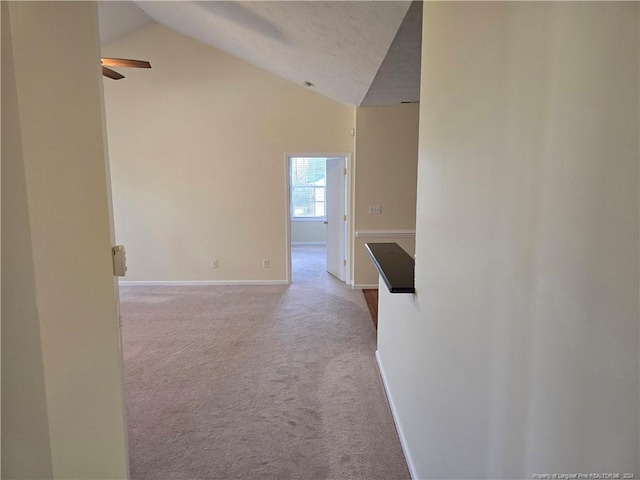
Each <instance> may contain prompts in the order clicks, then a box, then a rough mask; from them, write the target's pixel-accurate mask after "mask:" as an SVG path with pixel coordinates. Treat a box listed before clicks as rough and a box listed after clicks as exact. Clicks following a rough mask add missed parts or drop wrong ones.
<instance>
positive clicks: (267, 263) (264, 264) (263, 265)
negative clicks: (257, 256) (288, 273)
mask: <svg viewBox="0 0 640 480" xmlns="http://www.w3.org/2000/svg"><path fill="white" fill-rule="evenodd" d="M262 268H269V260H267V259H264V260H262Z"/></svg>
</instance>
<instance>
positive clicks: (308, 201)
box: [290, 157, 327, 219]
mask: <svg viewBox="0 0 640 480" xmlns="http://www.w3.org/2000/svg"><path fill="white" fill-rule="evenodd" d="M326 160H327V159H326V158H324V157H291V162H290V165H291V218H294V219H295V218H298V219H303V218H308V219H324V218H325V216H326V213H325V191H326V184H327V180H326V176H327V174H326Z"/></svg>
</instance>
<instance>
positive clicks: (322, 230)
mask: <svg viewBox="0 0 640 480" xmlns="http://www.w3.org/2000/svg"><path fill="white" fill-rule="evenodd" d="M291 241H292V242H294V243H327V225H326V224H325V223H324V220H302V221H299V220H291Z"/></svg>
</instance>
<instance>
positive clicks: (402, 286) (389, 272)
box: [365, 243, 416, 293]
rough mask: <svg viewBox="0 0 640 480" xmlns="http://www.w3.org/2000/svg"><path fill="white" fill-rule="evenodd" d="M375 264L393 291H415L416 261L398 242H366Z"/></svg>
mask: <svg viewBox="0 0 640 480" xmlns="http://www.w3.org/2000/svg"><path fill="white" fill-rule="evenodd" d="M365 247H366V249H367V252H369V255H370V256H371V259H372V260H373V264H374V265H375V266H376V268H377V269H378V272H380V276H381V277H382V279H383V280H384V283H385V284H386V285H387V288H388V289H389V291H390V292H391V293H415V291H416V287H415V281H414V272H415V261H414V259H413V257H412V256H411V255H409V254H408V253H407V252H405V251H404V250H403V249H402V248H401V247H400V245H398V244H397V243H366V244H365Z"/></svg>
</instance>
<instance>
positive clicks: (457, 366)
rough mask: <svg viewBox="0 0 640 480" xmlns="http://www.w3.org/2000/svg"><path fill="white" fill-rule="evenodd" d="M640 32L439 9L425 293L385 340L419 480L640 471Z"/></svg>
mask: <svg viewBox="0 0 640 480" xmlns="http://www.w3.org/2000/svg"><path fill="white" fill-rule="evenodd" d="M638 29H639V18H638V3H636V2H633V3H624V2H621V3H609V2H595V3H573V2H566V3H565V2H558V3H555V2H550V3H543V2H540V3H538V2H530V3H519V2H513V3H484V2H478V3H473V2H470V3H446V2H433V3H431V2H428V3H425V6H424V25H423V52H422V55H423V56H422V93H421V106H420V147H419V174H418V204H417V205H418V209H417V239H416V258H417V260H416V296H415V297H413V296H411V295H391V294H389V293H388V292H387V291H386V290H385V289H383V290H382V292H381V297H380V311H379V331H378V353H379V359H380V362H381V366H382V369H383V371H384V372H385V377H386V381H387V386H388V389H389V393H390V397H391V399H392V401H393V403H394V406H395V409H396V414H397V420H398V423H399V425H400V429H401V430H402V432H403V438H404V440H405V445H406V447H407V451H408V453H409V458H410V461H411V463H412V466H413V470H414V473H415V475H416V477H417V478H421V479H436V478H437V479H460V478H476V479H477V478H510V479H516V478H523V479H524V478H532V475H533V474H534V473H539V474H544V473H549V474H553V473H619V474H622V473H631V474H633V475H635V478H638V477H639V476H640V468H639V465H638V461H639V460H638V458H639V455H638V452H639V450H640V442H639V438H638V437H639V421H638V416H639V412H638V405H639V392H638V378H639V368H638V358H639V351H638V337H639V311H638V310H639V307H638V303H639V289H640V281H639V267H638V263H639V251H638V246H639V224H638V216H639V213H640V212H639V206H638V204H639V188H638V174H639V154H640V151H639V146H638V131H639V120H638V118H639V115H638V114H639V95H638V90H639V78H638V73H639V60H638V42H639V33H638Z"/></svg>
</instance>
